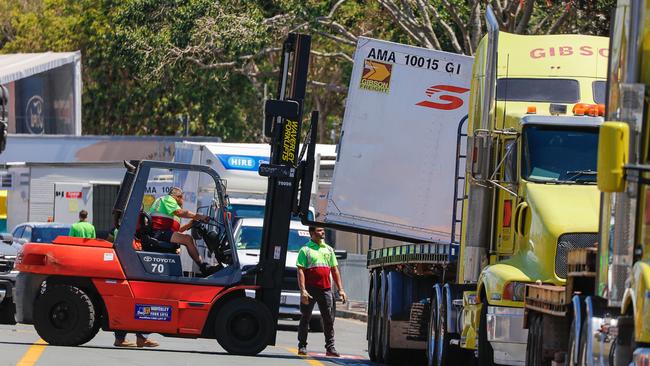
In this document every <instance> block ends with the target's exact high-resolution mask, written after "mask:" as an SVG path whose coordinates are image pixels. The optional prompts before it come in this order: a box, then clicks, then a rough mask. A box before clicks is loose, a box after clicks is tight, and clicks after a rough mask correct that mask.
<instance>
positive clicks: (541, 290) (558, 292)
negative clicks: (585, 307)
mask: <svg viewBox="0 0 650 366" xmlns="http://www.w3.org/2000/svg"><path fill="white" fill-rule="evenodd" d="M569 301H570V299H567V295H566V287H564V286H552V285H526V298H525V304H524V306H525V307H526V309H530V310H535V311H538V312H541V313H545V314H550V315H555V316H565V315H566V313H567V308H568V302H569Z"/></svg>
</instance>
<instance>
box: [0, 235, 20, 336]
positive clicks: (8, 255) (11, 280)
mask: <svg viewBox="0 0 650 366" xmlns="http://www.w3.org/2000/svg"><path fill="white" fill-rule="evenodd" d="M17 246H19V245H18V244H14V243H13V236H12V235H11V234H9V233H0V324H15V323H16V321H15V319H14V314H15V313H16V306H15V304H14V301H13V288H14V286H15V284H16V276H17V274H18V272H17V271H14V263H15V261H16V256H17V255H18V251H19V250H20V248H17Z"/></svg>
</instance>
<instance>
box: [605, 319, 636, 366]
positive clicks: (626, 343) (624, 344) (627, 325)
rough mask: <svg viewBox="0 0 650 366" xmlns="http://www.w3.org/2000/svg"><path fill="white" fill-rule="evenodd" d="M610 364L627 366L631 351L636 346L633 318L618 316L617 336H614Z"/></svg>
mask: <svg viewBox="0 0 650 366" xmlns="http://www.w3.org/2000/svg"><path fill="white" fill-rule="evenodd" d="M615 342H616V345H615V348H614V355H613V357H614V358H613V360H610V364H611V365H612V366H627V365H629V364H630V363H631V362H632V353H633V352H634V349H635V348H636V344H635V342H634V318H633V317H631V316H621V317H620V318H618V337H616V341H615Z"/></svg>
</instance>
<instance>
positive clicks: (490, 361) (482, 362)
mask: <svg viewBox="0 0 650 366" xmlns="http://www.w3.org/2000/svg"><path fill="white" fill-rule="evenodd" d="M482 298H483V305H482V306H481V319H480V323H479V326H478V366H493V365H494V350H493V349H492V345H491V344H490V342H489V341H488V339H487V308H488V302H487V299H486V295H485V293H484V294H483V296H482Z"/></svg>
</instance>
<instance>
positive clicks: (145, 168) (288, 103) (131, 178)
mask: <svg viewBox="0 0 650 366" xmlns="http://www.w3.org/2000/svg"><path fill="white" fill-rule="evenodd" d="M310 43H311V40H310V37H309V36H307V35H300V34H290V35H289V36H288V38H287V39H286V40H285V42H284V44H283V53H282V61H281V62H282V67H281V70H280V78H279V83H278V84H279V85H278V98H277V99H276V100H268V101H267V102H266V104H265V126H264V133H265V135H266V136H267V137H269V138H270V141H271V142H270V143H271V157H270V161H269V163H267V164H263V165H262V166H260V169H259V172H260V174H261V175H264V176H267V177H268V194H267V201H266V205H267V209H266V213H265V218H264V228H263V238H262V249H261V253H260V261H259V264H258V265H257V266H256V267H254V268H253V269H251V270H247V273H242V268H241V266H240V264H239V259H238V257H237V250H236V248H235V247H234V240H233V233H232V226H231V222H230V216H229V215H228V213H227V207H228V197H227V192H226V188H225V187H226V184H225V182H224V181H222V179H221V178H220V177H219V175H218V174H217V173H216V172H215V171H214V170H212V169H211V168H209V167H207V166H199V165H190V164H181V163H170V162H159V161H144V160H143V161H129V162H125V167H126V173H125V175H124V178H123V181H122V184H121V186H120V191H119V193H118V197H117V200H116V202H115V205H114V209H113V213H114V216H115V217H114V219H115V224H116V227H119V231H118V232H117V235H116V237H115V240H114V242H113V243H111V242H108V241H105V240H101V239H83V238H74V237H68V236H59V237H57V238H55V239H54V240H53V241H52V243H28V244H26V245H25V246H24V248H23V251H22V252H21V253H20V254H19V256H18V258H17V260H16V268H17V269H18V270H19V271H20V274H19V275H18V278H17V284H16V308H17V311H16V313H17V315H16V318H17V320H18V322H20V323H25V324H33V325H34V327H35V329H36V331H37V332H38V334H39V336H40V337H41V338H42V339H43V340H45V341H46V342H47V343H49V344H52V345H62V346H77V345H81V344H84V343H86V342H88V341H90V340H91V339H92V338H93V337H94V336H95V335H96V334H97V332H98V331H99V329H103V330H106V331H115V330H122V331H128V332H142V333H160V334H162V335H164V336H170V337H183V338H216V340H217V341H218V342H219V344H220V345H221V346H222V347H223V348H224V349H225V350H226V351H227V352H229V353H232V354H240V355H255V354H258V353H259V352H261V351H262V350H264V349H265V348H266V346H267V345H274V344H275V340H276V328H277V319H278V311H279V305H280V291H281V281H282V274H283V272H284V267H285V258H286V254H287V241H288V235H289V224H290V218H291V215H292V214H298V215H299V216H301V217H303V218H305V219H306V217H307V212H308V207H309V198H310V194H311V192H310V189H311V180H312V178H311V177H312V176H313V166H314V164H313V157H314V151H315V142H316V131H317V130H318V128H317V126H316V124H317V120H318V113H317V112H312V115H311V126H310V131H309V133H308V138H309V142H308V144H304V145H303V146H304V148H303V149H304V150H303V151H299V147H300V136H301V127H302V118H303V100H304V98H305V89H306V83H307V71H308V65H309V51H310ZM305 152H308V154H307V160H308V159H309V158H311V159H312V161H311V162H308V161H303V157H304V156H305ZM170 175H171V176H172V177H173V180H174V185H176V186H180V187H182V186H183V184H184V183H186V182H189V181H191V180H195V179H198V180H200V181H201V183H202V184H201V185H200V186H201V187H206V186H207V187H209V188H208V189H204V188H202V189H201V191H200V192H186V193H185V199H186V201H187V200H196V201H197V202H209V210H208V212H209V213H210V214H209V219H208V221H206V222H193V223H192V228H191V233H192V236H193V237H194V238H195V239H199V240H202V241H203V242H204V243H205V245H206V247H207V248H208V253H209V254H210V257H211V258H209V259H210V260H211V261H212V263H213V264H214V266H212V267H211V270H210V271H207V273H206V271H200V272H199V273H195V271H192V270H189V271H186V270H184V269H185V267H187V266H182V263H181V262H182V258H181V257H180V255H179V254H177V251H176V250H167V249H166V248H170V247H172V248H173V246H172V245H170V243H165V242H160V241H158V240H156V239H155V238H154V237H153V236H154V235H152V228H151V217H150V216H149V215H148V214H147V211H148V210H147V209H146V206H147V204H149V205H150V204H151V202H146V194H145V193H146V192H145V191H146V186H147V182H149V181H155V180H156V179H159V178H160V177H162V176H164V177H169V176H170ZM204 183H205V184H204ZM299 191H300V200H299V199H298V196H299ZM143 200H144V201H143ZM299 201H300V202H299ZM197 272H198V271H197ZM243 278H245V279H250V280H243ZM246 290H254V291H255V298H251V297H247V296H246V295H245V291H246Z"/></svg>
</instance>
